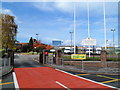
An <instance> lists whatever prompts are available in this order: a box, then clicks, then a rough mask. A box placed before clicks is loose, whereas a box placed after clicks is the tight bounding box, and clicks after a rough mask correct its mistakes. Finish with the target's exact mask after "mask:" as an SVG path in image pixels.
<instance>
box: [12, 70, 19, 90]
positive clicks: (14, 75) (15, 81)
mask: <svg viewBox="0 0 120 90" xmlns="http://www.w3.org/2000/svg"><path fill="white" fill-rule="evenodd" d="M13 81H14V85H15V89H16V90H19V85H18V82H17V78H16V74H15V72H13Z"/></svg>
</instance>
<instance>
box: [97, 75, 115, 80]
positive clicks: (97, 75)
mask: <svg viewBox="0 0 120 90" xmlns="http://www.w3.org/2000/svg"><path fill="white" fill-rule="evenodd" d="M97 76H99V77H104V78H108V79H116V78H111V77H107V76H103V75H97Z"/></svg>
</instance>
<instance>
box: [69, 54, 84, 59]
mask: <svg viewBox="0 0 120 90" xmlns="http://www.w3.org/2000/svg"><path fill="white" fill-rule="evenodd" d="M71 58H72V59H80V60H84V59H86V54H72V55H71Z"/></svg>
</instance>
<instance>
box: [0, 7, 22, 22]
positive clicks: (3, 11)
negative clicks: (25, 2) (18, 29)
mask: <svg viewBox="0 0 120 90" xmlns="http://www.w3.org/2000/svg"><path fill="white" fill-rule="evenodd" d="M0 12H2V13H3V14H9V15H11V16H14V17H15V22H16V23H22V22H21V21H20V20H19V19H18V17H17V16H16V15H15V14H14V13H13V12H12V11H11V10H10V9H3V8H2V9H0Z"/></svg>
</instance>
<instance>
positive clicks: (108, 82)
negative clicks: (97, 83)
mask: <svg viewBox="0 0 120 90" xmlns="http://www.w3.org/2000/svg"><path fill="white" fill-rule="evenodd" d="M115 81H120V79H114V80H110V81H105V82H101V83H109V82H115Z"/></svg>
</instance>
